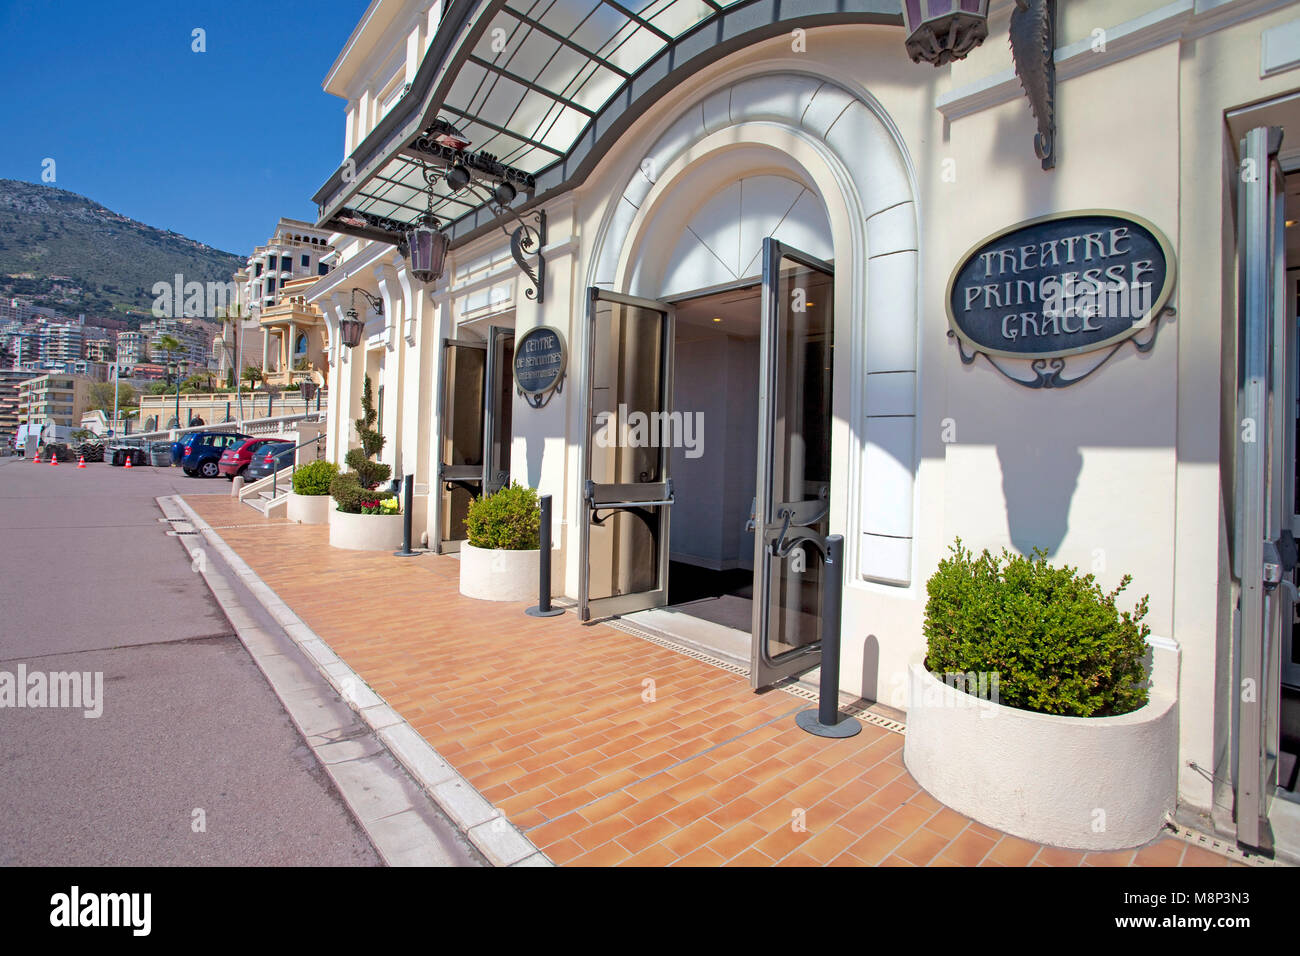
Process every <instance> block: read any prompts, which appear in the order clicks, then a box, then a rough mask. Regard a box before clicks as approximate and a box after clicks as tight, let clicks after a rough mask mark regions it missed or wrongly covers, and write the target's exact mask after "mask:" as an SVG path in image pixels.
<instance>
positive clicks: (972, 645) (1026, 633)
mask: <svg viewBox="0 0 1300 956" xmlns="http://www.w3.org/2000/svg"><path fill="white" fill-rule="evenodd" d="M1131 581H1132V576H1131V575H1125V576H1124V577H1123V579H1122V580H1121V581H1120V584H1119V587H1117V588H1115V590H1113V591H1111V592H1110V593H1109V594H1108V593H1105V592H1103V591H1102V589H1101V587H1100V586H1099V585H1098V584H1097V583H1096V581H1095V579H1094V578H1093V576H1092V575H1091V574H1088V575H1083V576H1080V575H1079V573H1078V569H1077V568H1069V567H1066V568H1057V567H1053V566H1052V565H1050V564H1048V563H1047V555H1046V552H1044V551H1041V550H1037V549H1036V550H1035V551H1034V553H1033V555H1032V556H1031V557H1025V556H1024V555H1020V554H1012V553H1011V552H1009V551H1007V550H1006V549H1005V548H1004V549H1003V550H1002V555H1001V556H1000V557H994V556H993V555H991V554H989V552H988V551H987V550H985V551H984V552H983V553H982V554H980V555H979V556H978V557H977V556H976V555H975V554H974V553H973V552H971V551H968V550H966V549H965V548H963V547H962V543H961V539H960V538H958V539H957V543H956V544H955V545H953V546H952V554H951V555H950V556H949V557H947V558H945V559H944V560H942V561H940V562H939V568H938V570H937V571H935V573H934V574H933V575H932V576H931V578H930V580H929V581H928V582H927V583H926V592H927V593H928V594H929V600H928V601H927V602H926V606H925V625H924V633H925V637H926V641H927V656H926V661H925V665H926V667H927V668H928V669H929V670H930V671H931V672H932V673H936V674H952V673H970V672H975V673H996V674H997V675H998V702H999V703H1001V704H1005V705H1007V706H1009V707H1018V708H1020V709H1022V710H1032V711H1038V712H1040V713H1044V714H1063V715H1067V716H1073V717H1107V716H1114V715H1117V714H1126V713H1129V712H1130V711H1134V710H1137V709H1138V708H1139V707H1141V706H1142V705H1144V704H1145V703H1146V702H1147V675H1146V672H1145V668H1144V666H1143V657H1144V656H1145V653H1146V637H1147V635H1148V634H1150V633H1151V629H1150V628H1149V627H1148V626H1147V625H1146V624H1143V623H1142V618H1143V617H1145V616H1146V613H1147V604H1148V597H1145V596H1144V597H1143V598H1142V599H1141V600H1140V601H1138V602H1137V605H1136V607H1135V608H1134V609H1133V610H1132V611H1120V610H1118V609H1117V608H1116V606H1115V599H1116V598H1117V597H1118V596H1119V594H1120V592H1122V591H1123V590H1124V589H1125V588H1127V587H1128V585H1129V583H1130V582H1131Z"/></svg>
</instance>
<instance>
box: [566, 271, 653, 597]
mask: <svg viewBox="0 0 1300 956" xmlns="http://www.w3.org/2000/svg"><path fill="white" fill-rule="evenodd" d="M672 354H673V312H672V308H671V307H670V306H667V305H665V304H663V303H661V302H655V301H653V300H650V299H638V298H634V297H632V296H626V295H618V294H616V293H612V292H606V291H605V290H603V289H597V288H594V287H593V288H591V289H590V290H589V291H588V316H587V368H586V401H585V412H584V414H585V420H586V422H587V425H586V428H585V431H584V436H583V456H582V457H583V462H584V466H583V468H584V474H583V479H584V481H583V488H582V537H581V545H580V547H581V555H580V561H581V568H582V574H581V578H580V581H579V588H578V609H579V614H580V615H581V617H582V620H584V621H590V620H592V619H593V618H602V617H608V616H611V615H615V614H627V613H630V612H632V611H642V610H645V609H646V608H651V607H663V606H664V605H665V604H667V602H668V521H669V517H670V513H671V511H672V501H673V492H672V481H671V479H670V478H669V476H668V459H669V451H670V449H669V448H668V447H667V443H666V442H664V441H662V440H660V439H661V438H662V431H661V428H663V427H664V425H663V423H664V422H666V421H667V420H668V419H667V415H668V413H669V412H670V411H671V409H670V408H669V404H670V402H671V398H672Z"/></svg>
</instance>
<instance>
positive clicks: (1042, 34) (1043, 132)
mask: <svg viewBox="0 0 1300 956" xmlns="http://www.w3.org/2000/svg"><path fill="white" fill-rule="evenodd" d="M1011 58H1012V60H1014V61H1015V64H1016V75H1017V76H1019V77H1020V85H1021V86H1022V87H1023V88H1024V91H1025V95H1026V96H1027V97H1029V106H1030V109H1032V110H1033V112H1034V119H1036V120H1037V121H1038V132H1037V133H1035V134H1034V153H1035V154H1036V155H1037V156H1038V158H1039V159H1040V160H1042V163H1043V169H1053V168H1055V167H1056V0H1016V8H1015V9H1014V10H1012V11H1011Z"/></svg>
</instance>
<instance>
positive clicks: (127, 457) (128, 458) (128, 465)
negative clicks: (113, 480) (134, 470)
mask: <svg viewBox="0 0 1300 956" xmlns="http://www.w3.org/2000/svg"><path fill="white" fill-rule="evenodd" d="M123 467H126V468H130V467H131V456H130V455H127V456H126V464H125V465H124V466H123Z"/></svg>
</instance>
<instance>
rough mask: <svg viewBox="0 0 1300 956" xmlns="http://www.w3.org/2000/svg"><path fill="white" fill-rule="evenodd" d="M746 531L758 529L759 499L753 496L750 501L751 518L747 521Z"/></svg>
mask: <svg viewBox="0 0 1300 956" xmlns="http://www.w3.org/2000/svg"><path fill="white" fill-rule="evenodd" d="M745 530H746V531H757V530H758V499H757V498H751V499H750V502H749V520H748V521H746V522H745Z"/></svg>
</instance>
